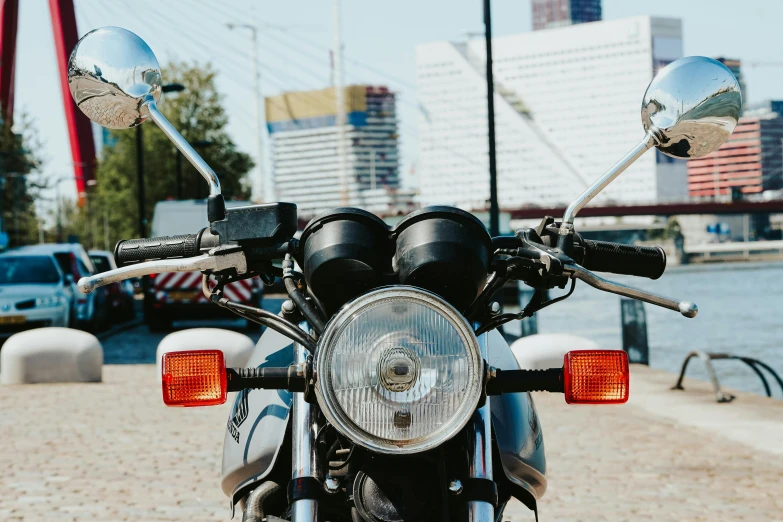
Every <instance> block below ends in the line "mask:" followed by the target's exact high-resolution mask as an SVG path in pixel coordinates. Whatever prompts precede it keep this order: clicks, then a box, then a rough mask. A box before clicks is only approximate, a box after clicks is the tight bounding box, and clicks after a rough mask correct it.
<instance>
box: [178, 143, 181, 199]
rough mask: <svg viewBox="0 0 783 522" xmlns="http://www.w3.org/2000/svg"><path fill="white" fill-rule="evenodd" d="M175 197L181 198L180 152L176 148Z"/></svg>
mask: <svg viewBox="0 0 783 522" xmlns="http://www.w3.org/2000/svg"><path fill="white" fill-rule="evenodd" d="M177 199H182V153H181V152H180V151H179V149H177Z"/></svg>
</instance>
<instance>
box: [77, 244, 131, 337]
mask: <svg viewBox="0 0 783 522" xmlns="http://www.w3.org/2000/svg"><path fill="white" fill-rule="evenodd" d="M88 253H89V255H90V259H91V260H92V264H93V265H94V266H95V270H96V272H97V273H99V274H102V273H103V272H106V271H107V270H114V269H115V268H117V263H116V262H115V261H114V254H112V253H111V252H109V251H106V250H90V251H89V252H88ZM106 289H107V290H108V294H109V296H108V298H109V301H108V303H109V307H110V315H111V321H112V322H118V323H121V322H125V321H130V320H132V319H133V318H134V317H135V316H136V309H135V306H134V301H133V292H134V288H133V282H132V281H131V280H129V279H126V280H125V281H120V282H118V283H112V284H110V285H108V286H106Z"/></svg>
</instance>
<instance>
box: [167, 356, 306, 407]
mask: <svg viewBox="0 0 783 522" xmlns="http://www.w3.org/2000/svg"><path fill="white" fill-rule="evenodd" d="M161 366H162V368H163V375H162V379H161V382H162V385H163V402H164V404H166V406H213V405H216V404H223V403H224V402H226V396H227V395H228V392H237V391H240V390H245V389H267V390H288V391H291V392H305V395H307V394H308V391H309V389H308V388H309V387H308V383H309V382H310V381H311V378H312V373H313V372H312V365H311V363H309V362H308V363H304V364H292V365H291V366H284V367H282V368H275V367H265V368H226V362H225V358H224V357H223V352H221V351H220V350H192V351H185V352H169V353H166V354H163V358H162V360H161Z"/></svg>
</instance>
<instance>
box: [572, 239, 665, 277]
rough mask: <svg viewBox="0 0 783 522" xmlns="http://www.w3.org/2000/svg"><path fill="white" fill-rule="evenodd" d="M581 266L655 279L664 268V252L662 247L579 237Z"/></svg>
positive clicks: (597, 270)
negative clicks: (581, 254)
mask: <svg viewBox="0 0 783 522" xmlns="http://www.w3.org/2000/svg"><path fill="white" fill-rule="evenodd" d="M582 247H583V248H584V258H583V259H582V260H581V261H582V262H581V265H582V266H583V267H585V268H586V269H588V270H595V271H596V272H611V273H613V274H623V275H631V276H638V277H649V278H650V279H658V278H659V277H661V276H662V275H663V272H664V270H666V252H664V251H663V249H662V248H661V247H642V246H635V245H626V244H623V243H612V242H610V241H592V240H590V239H583V240H582Z"/></svg>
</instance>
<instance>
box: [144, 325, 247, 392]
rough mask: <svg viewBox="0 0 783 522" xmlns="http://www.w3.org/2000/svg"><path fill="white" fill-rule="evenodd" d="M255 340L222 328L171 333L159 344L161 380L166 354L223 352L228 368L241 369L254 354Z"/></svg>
mask: <svg viewBox="0 0 783 522" xmlns="http://www.w3.org/2000/svg"><path fill="white" fill-rule="evenodd" d="M253 348H255V343H254V342H253V340H252V339H251V338H250V337H248V336H246V335H243V334H241V333H239V332H234V331H232V330H222V329H220V328H191V329H188V330H181V331H179V332H174V333H170V334H169V335H167V336H166V337H164V338H163V339H162V340H161V341H160V344H158V352H157V356H156V359H157V364H158V380H160V375H161V367H160V360H161V358H162V357H163V354H164V353H168V352H181V351H189V350H221V351H222V352H223V355H225V356H226V367H228V368H241V367H244V366H245V365H246V364H247V361H248V359H249V358H250V354H251V353H253Z"/></svg>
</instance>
